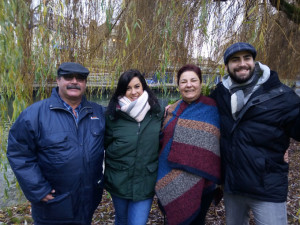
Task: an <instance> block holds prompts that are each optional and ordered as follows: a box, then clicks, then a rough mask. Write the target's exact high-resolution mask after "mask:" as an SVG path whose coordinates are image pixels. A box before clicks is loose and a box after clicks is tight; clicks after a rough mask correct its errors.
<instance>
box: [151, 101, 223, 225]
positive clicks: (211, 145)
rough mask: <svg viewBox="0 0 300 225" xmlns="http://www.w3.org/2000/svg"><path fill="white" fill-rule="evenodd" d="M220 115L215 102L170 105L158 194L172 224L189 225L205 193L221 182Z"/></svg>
mask: <svg viewBox="0 0 300 225" xmlns="http://www.w3.org/2000/svg"><path fill="white" fill-rule="evenodd" d="M219 127H220V126H219V114H218V110H217V107H216V103H215V101H214V100H213V99H211V98H208V97H205V96H200V98H199V99H198V100H197V101H195V102H193V103H191V104H187V103H186V102H184V101H182V100H179V101H177V102H176V103H175V104H173V105H171V106H170V108H169V110H168V113H167V117H166V119H165V121H164V124H163V138H162V140H161V142H162V149H161V152H160V156H159V166H158V178H157V183H156V186H155V192H156V195H157V197H158V199H159V202H160V204H161V206H162V207H163V209H162V210H163V211H164V213H165V214H166V216H167V219H168V224H169V225H175V224H176V225H177V224H189V223H190V222H191V221H192V220H193V219H194V218H195V217H196V216H197V215H198V214H199V211H200V204H201V197H202V194H205V193H208V192H210V191H212V190H214V189H215V186H216V185H215V183H220V176H221V161H220V150H219V137H220V131H219Z"/></svg>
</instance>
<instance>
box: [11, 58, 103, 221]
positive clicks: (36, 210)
mask: <svg viewBox="0 0 300 225" xmlns="http://www.w3.org/2000/svg"><path fill="white" fill-rule="evenodd" d="M88 74H89V70H88V69H87V68H85V67H83V66H82V65H80V64H78V63H73V62H66V63H62V64H61V65H60V67H59V69H58V71H57V75H58V76H57V85H58V87H56V88H53V90H52V95H51V97H50V98H48V99H45V100H42V101H39V102H37V103H34V104H33V105H31V106H29V107H28V108H27V109H25V110H24V111H23V112H22V113H21V114H20V116H19V117H18V119H17V120H16V122H15V123H14V124H13V126H12V128H11V129H10V132H9V137H8V146H7V158H8V160H9V163H10V165H11V167H12V169H13V171H14V173H15V175H16V178H17V180H18V182H19V184H20V186H21V189H22V190H23V192H24V194H25V196H26V198H27V199H28V200H29V201H30V202H31V206H32V217H33V219H34V224H35V225H45V224H48V225H50V224H72V225H73V224H82V225H83V224H84V225H86V224H91V221H92V216H93V213H94V211H95V209H96V208H97V206H98V204H99V202H100V201H101V197H102V192H103V187H102V186H103V184H102V176H103V174H102V163H103V156H104V147H103V142H104V127H105V121H104V109H103V107H102V106H100V105H98V104H96V103H93V102H89V101H87V100H86V98H85V97H84V92H85V89H86V82H87V76H88Z"/></svg>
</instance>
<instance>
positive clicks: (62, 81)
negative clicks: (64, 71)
mask: <svg viewBox="0 0 300 225" xmlns="http://www.w3.org/2000/svg"><path fill="white" fill-rule="evenodd" d="M56 82H57V85H58V94H59V96H60V97H61V98H62V99H63V100H64V101H65V102H66V103H68V104H69V105H71V104H70V103H71V102H79V103H80V102H81V98H82V96H83V94H84V92H85V89H86V79H85V78H84V77H82V76H80V75H77V74H76V75H75V74H71V75H65V76H60V77H58V78H57V79H56Z"/></svg>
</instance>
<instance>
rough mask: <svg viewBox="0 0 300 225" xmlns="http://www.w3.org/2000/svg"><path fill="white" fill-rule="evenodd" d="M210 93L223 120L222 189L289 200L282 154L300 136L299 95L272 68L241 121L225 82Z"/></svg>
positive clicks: (260, 196) (261, 197) (257, 197)
mask: <svg viewBox="0 0 300 225" xmlns="http://www.w3.org/2000/svg"><path fill="white" fill-rule="evenodd" d="M212 97H213V98H214V99H215V100H216V102H217V105H218V109H219V112H220V119H221V143H220V144H221V158H222V168H223V169H222V170H223V171H222V172H223V179H224V182H225V183H224V184H225V185H224V191H225V192H228V193H234V194H240V195H245V196H248V197H251V198H254V199H258V200H262V201H270V202H284V201H286V197H287V192H288V168H289V167H288V164H287V163H286V162H284V159H283V158H284V153H285V152H286V150H287V149H288V147H289V143H290V137H292V138H294V139H296V140H298V141H299V140H300V98H299V97H298V96H297V95H296V94H295V93H294V91H293V90H292V89H290V88H289V87H287V86H285V85H283V84H282V83H281V82H280V81H279V79H278V75H277V73H276V72H274V71H271V75H270V78H269V79H268V80H267V81H266V82H265V83H264V84H262V85H261V86H260V87H259V88H258V89H257V90H256V91H255V92H254V93H253V94H252V95H251V97H250V99H249V101H248V102H247V103H246V105H245V106H244V107H243V109H242V110H241V112H240V113H239V116H238V118H237V120H234V119H233V117H232V114H231V106H230V93H229V91H228V89H226V88H225V87H224V85H223V84H222V83H219V84H218V85H217V88H216V89H215V90H214V92H213V93H212ZM291 160H293V159H291Z"/></svg>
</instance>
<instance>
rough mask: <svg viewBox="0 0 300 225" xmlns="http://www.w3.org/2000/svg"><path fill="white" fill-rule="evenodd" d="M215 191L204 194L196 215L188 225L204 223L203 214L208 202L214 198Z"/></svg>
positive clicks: (207, 207)
mask: <svg viewBox="0 0 300 225" xmlns="http://www.w3.org/2000/svg"><path fill="white" fill-rule="evenodd" d="M214 195H215V192H214V191H212V192H210V193H208V194H205V195H203V196H202V198H201V208H200V213H199V214H198V216H197V217H196V218H195V219H194V220H193V221H192V222H191V223H190V225H205V216H206V213H207V211H208V209H209V206H210V204H211V203H212V201H213V199H214Z"/></svg>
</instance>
